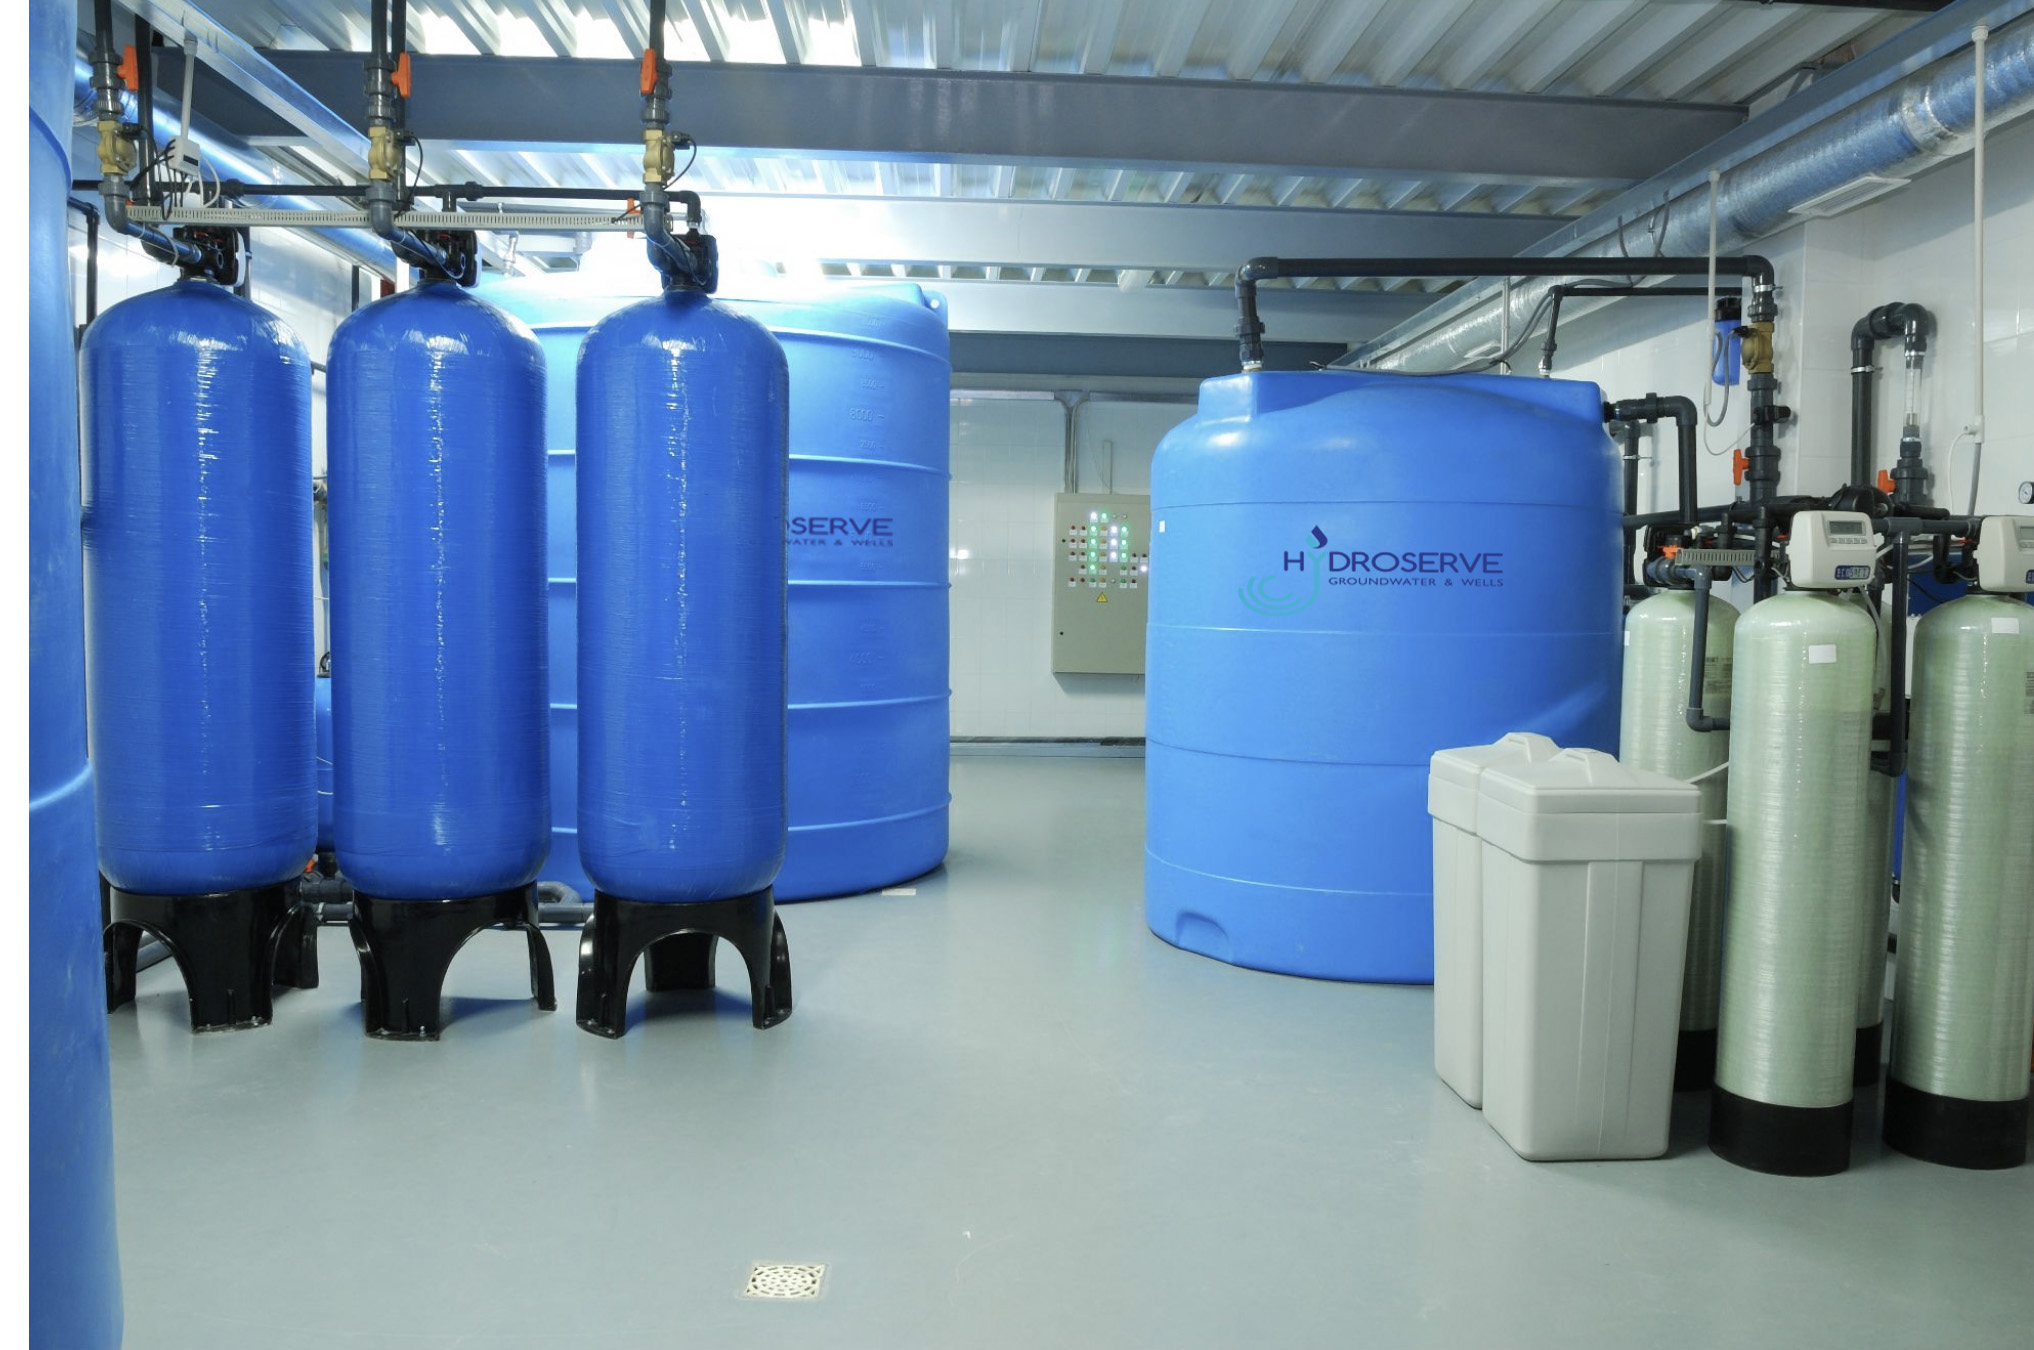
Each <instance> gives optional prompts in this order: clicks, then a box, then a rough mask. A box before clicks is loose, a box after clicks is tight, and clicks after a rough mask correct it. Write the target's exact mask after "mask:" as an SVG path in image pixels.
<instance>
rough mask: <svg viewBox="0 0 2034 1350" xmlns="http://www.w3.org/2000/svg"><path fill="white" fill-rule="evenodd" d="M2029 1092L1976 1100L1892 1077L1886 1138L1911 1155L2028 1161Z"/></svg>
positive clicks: (1948, 1161) (1982, 1164) (1964, 1161)
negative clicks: (1996, 1099)
mask: <svg viewBox="0 0 2034 1350" xmlns="http://www.w3.org/2000/svg"><path fill="white" fill-rule="evenodd" d="M2027 1107H2028V1102H2027V1098H2026V1097H2024V1096H2023V1097H2019V1098H2017V1099H2015V1100H2013V1101H2009V1102H1987V1101H1972V1100H1970V1099H1968V1098H1964V1097H1944V1096H1940V1095H1938V1094H1936V1093H1933V1092H1923V1091H1922V1090H1921V1089H1920V1088H1917V1087H1910V1086H1909V1085H1907V1084H1906V1083H1903V1082H1901V1081H1900V1080H1899V1079H1897V1078H1894V1077H1891V1076H1890V1075H1888V1077H1887V1078H1886V1117H1885V1135H1886V1142H1887V1143H1888V1144H1890V1145H1892V1146H1893V1147H1894V1148H1896V1149H1898V1150H1900V1152H1902V1153H1904V1154H1906V1155H1907V1156H1908V1157H1910V1158H1919V1159H1920V1160H1921V1161H1923V1162H1932V1163H1940V1164H1941V1165H1942V1166H1944V1167H1968V1168H1974V1169H1979V1170H1985V1171H1992V1170H1997V1169H2001V1168H2007V1167H2018V1166H2020V1165H2021V1164H2022V1163H2024V1162H2026V1161H2027Z"/></svg>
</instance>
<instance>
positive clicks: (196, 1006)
mask: <svg viewBox="0 0 2034 1350" xmlns="http://www.w3.org/2000/svg"><path fill="white" fill-rule="evenodd" d="M297 886H298V878H296V877H291V878H290V879H289V880H288V881H281V882H277V883H276V884H275V885H273V886H256V887H254V888H252V889H249V890H242V891H217V892H213V893H211V894H208V895H146V894H142V893H140V892H136V891H123V890H121V889H120V888H119V887H118V886H115V885H113V884H112V883H111V882H109V881H107V880H106V879H105V878H104V877H101V878H100V879H99V917H100V927H101V930H102V932H103V937H102V942H103V944H104V949H105V960H106V1011H108V1012H112V1011H113V1010H114V1009H116V1008H119V1007H122V1006H123V1005H125V1004H128V1003H132V1002H133V1001H134V975H135V970H134V966H135V954H136V953H137V952H139V951H140V949H141V939H142V935H143V934H147V935H148V936H150V937H153V938H154V939H156V941H158V942H160V943H162V945H163V947H164V948H165V949H166V950H167V951H168V952H169V954H170V959H171V960H173V961H175V962H176V966H177V971H178V973H180V974H181V975H182V976H183V977H184V990H185V992H186V993H187V994H189V995H190V1000H191V1030H193V1031H229V1030H233V1029H236V1028H239V1027H259V1026H266V1025H268V1023H269V1020H270V1019H271V1018H272V1017H273V1016H274V1015H275V1008H274V1003H273V999H272V994H271V991H272V989H273V987H274V986H275V985H279V984H280V985H284V986H287V987H289V988H292V989H316V988H317V987H318V923H317V920H316V919H315V918H313V917H310V916H309V915H307V914H306V913H305V911H304V910H303V909H301V908H300V907H299V906H298V904H297Z"/></svg>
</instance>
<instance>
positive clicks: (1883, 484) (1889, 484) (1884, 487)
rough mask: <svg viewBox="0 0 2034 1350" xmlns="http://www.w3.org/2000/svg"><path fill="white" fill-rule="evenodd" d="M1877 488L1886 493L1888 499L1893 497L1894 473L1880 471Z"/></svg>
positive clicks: (1885, 470) (1884, 470) (1886, 470)
mask: <svg viewBox="0 0 2034 1350" xmlns="http://www.w3.org/2000/svg"><path fill="white" fill-rule="evenodd" d="M1875 486H1877V488H1878V490H1879V491H1881V492H1883V493H1885V494H1886V495H1887V496H1888V497H1890V496H1892V495H1893V475H1892V471H1891V470H1888V469H1880V470H1879V481H1878V483H1877V484H1876V485H1875Z"/></svg>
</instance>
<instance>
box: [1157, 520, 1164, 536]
mask: <svg viewBox="0 0 2034 1350" xmlns="http://www.w3.org/2000/svg"><path fill="white" fill-rule="evenodd" d="M1158 532H1159V533H1160V534H1164V533H1165V522H1164V521H1162V520H1161V521H1159V522H1158Z"/></svg>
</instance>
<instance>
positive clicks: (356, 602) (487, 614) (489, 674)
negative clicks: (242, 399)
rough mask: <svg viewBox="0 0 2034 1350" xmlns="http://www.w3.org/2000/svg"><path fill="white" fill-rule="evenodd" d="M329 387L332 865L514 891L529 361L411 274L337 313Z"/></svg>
mask: <svg viewBox="0 0 2034 1350" xmlns="http://www.w3.org/2000/svg"><path fill="white" fill-rule="evenodd" d="M328 380H329V390H328V393H327V396H326V403H327V407H328V410H329V414H330V419H331V420H330V429H331V434H330V436H329V439H328V450H327V453H328V456H329V458H330V498H329V502H328V511H329V516H330V522H331V525H330V529H331V552H332V700H333V702H332V735H333V792H334V797H333V840H334V844H335V845H336V848H337V852H338V857H339V866H340V870H341V871H343V872H344V873H345V874H346V877H347V879H348V880H350V881H351V882H352V883H353V885H354V886H355V887H356V888H357V889H359V890H360V891H362V892H364V893H366V894H368V895H371V896H376V897H379V898H382V899H393V900H439V899H461V898H467V897H474V896H482V895H490V894H494V893H496V892H500V891H506V890H511V889H513V888H515V887H519V886H523V885H526V884H528V883H529V882H530V881H531V880H532V879H534V878H535V876H536V874H537V869H538V867H539V866H540V865H541V864H542V863H543V861H544V854H545V851H546V850H547V849H548V847H549V845H550V828H551V821H550V783H549V771H548V752H547V746H546V735H545V718H546V708H547V703H548V698H547V694H546V692H545V650H544V641H545V634H544V629H545V620H544V556H543V552H542V550H541V549H540V547H539V546H538V541H539V540H540V539H542V537H543V532H544V445H543V418H544V357H543V352H542V351H541V349H540V348H539V347H538V346H537V341H536V339H535V338H534V337H532V336H531V335H530V332H529V330H528V329H527V328H525V327H524V326H523V325H522V324H521V323H520V322H519V321H517V320H516V319H513V318H510V317H509V316H507V315H505V314H503V313H502V312H501V311H499V310H497V309H495V308H494V307H493V306H492V305H489V304H487V303H486V302H485V301H482V300H479V299H476V298H475V297H473V296H471V295H468V294H467V293H466V292H465V291H463V290H461V289H460V288H459V287H458V286H456V285H454V284H453V283H451V282H448V281H426V282H424V283H422V284H421V285H419V286H417V287H416V288H414V289H412V290H409V291H406V292H404V293H403V294H400V295H395V296H390V297H389V298H387V299H385V300H380V301H377V302H375V303H374V304H372V305H369V306H367V307H366V308H365V309H362V310H359V311H358V312H356V313H354V314H353V315H351V316H349V317H348V318H347V319H346V321H345V322H344V323H342V324H340V325H339V329H338V331H337V332H336V333H334V334H333V337H332V356H331V363H330V371H329V375H328Z"/></svg>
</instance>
